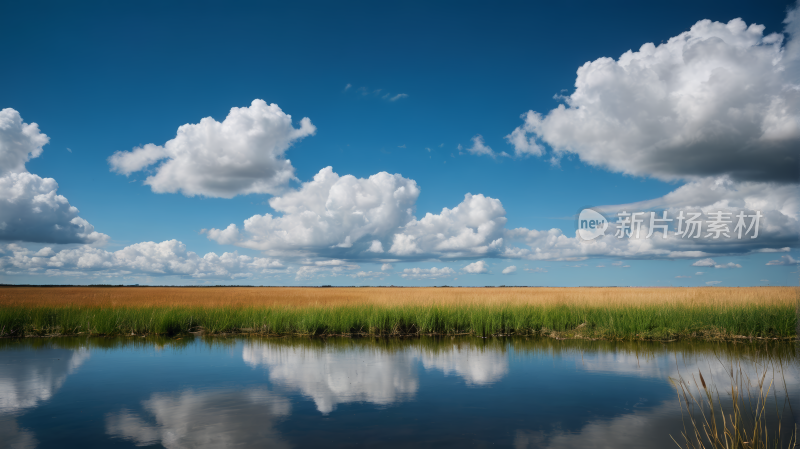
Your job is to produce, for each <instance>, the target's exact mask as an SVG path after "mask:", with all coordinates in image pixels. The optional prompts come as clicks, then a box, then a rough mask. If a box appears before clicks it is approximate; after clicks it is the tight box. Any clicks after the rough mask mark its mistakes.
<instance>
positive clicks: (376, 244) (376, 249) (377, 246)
mask: <svg viewBox="0 0 800 449" xmlns="http://www.w3.org/2000/svg"><path fill="white" fill-rule="evenodd" d="M349 238H350V237H349V236H348V238H347V241H348V242H349V241H350V240H349ZM367 251H368V252H371V253H382V252H383V245H382V244H381V241H380V240H373V241H372V244H371V245H370V246H369V249H367Z"/></svg>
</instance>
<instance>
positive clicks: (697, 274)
mask: <svg viewBox="0 0 800 449" xmlns="http://www.w3.org/2000/svg"><path fill="white" fill-rule="evenodd" d="M694 275H695V276H702V275H703V271H698V272H697V273H695V274H694Z"/></svg>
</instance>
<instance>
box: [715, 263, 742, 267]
mask: <svg viewBox="0 0 800 449" xmlns="http://www.w3.org/2000/svg"><path fill="white" fill-rule="evenodd" d="M714 268H742V266H741V265H739V264H738V263H733V262H728V263H726V264H725V265H714Z"/></svg>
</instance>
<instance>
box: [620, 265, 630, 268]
mask: <svg viewBox="0 0 800 449" xmlns="http://www.w3.org/2000/svg"><path fill="white" fill-rule="evenodd" d="M630 267H631V266H630V265H623V266H622V268H630Z"/></svg>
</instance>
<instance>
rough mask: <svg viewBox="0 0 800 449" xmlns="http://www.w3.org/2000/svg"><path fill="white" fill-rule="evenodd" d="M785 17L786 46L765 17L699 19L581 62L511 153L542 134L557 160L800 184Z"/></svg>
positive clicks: (793, 58)
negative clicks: (570, 85)
mask: <svg viewBox="0 0 800 449" xmlns="http://www.w3.org/2000/svg"><path fill="white" fill-rule="evenodd" d="M786 23H787V27H786V31H787V33H788V34H789V41H788V42H787V43H786V44H785V45H784V43H783V40H784V39H783V35H781V34H770V35H767V36H764V33H763V32H764V27H763V26H761V25H750V26H747V25H746V24H745V23H744V22H743V21H742V20H741V19H734V20H731V21H730V22H728V23H727V24H725V23H719V22H712V21H710V20H702V21H700V22H697V23H696V24H695V25H694V26H692V28H691V29H690V30H689V31H687V32H684V33H681V34H680V35H678V36H676V37H673V38H671V39H669V40H668V41H667V42H666V43H663V44H660V45H658V46H655V45H653V44H652V43H648V44H644V45H643V46H642V47H641V48H640V49H639V51H636V52H634V51H628V52H626V53H625V54H623V55H622V56H620V57H619V59H618V60H614V59H612V58H600V59H597V60H595V61H591V62H587V63H586V64H584V65H583V66H582V67H581V68H580V69H578V77H577V80H576V81H575V92H574V93H573V94H572V95H570V96H569V97H567V98H566V105H561V106H559V107H558V108H556V109H553V110H551V111H549V112H548V113H546V114H544V115H542V114H539V113H537V112H534V111H529V112H528V113H527V114H526V115H525V116H524V118H525V123H524V125H522V126H520V127H518V128H517V129H516V130H515V131H514V132H513V133H512V134H511V135H509V136H508V139H509V141H510V142H511V143H512V144H514V146H515V148H516V150H517V152H527V153H531V154H536V153H537V152H538V151H539V150H538V149H537V143H536V140H537V139H538V140H540V141H543V142H545V143H547V144H548V145H550V146H551V147H552V148H553V150H554V151H555V156H556V158H558V157H560V156H561V155H563V154H565V153H574V154H577V155H578V156H579V157H580V158H581V160H582V161H584V162H587V163H589V164H592V165H597V166H601V167H606V168H608V169H610V170H613V171H617V172H622V173H627V174H632V175H641V176H654V177H657V178H660V179H692V178H698V177H705V176H719V175H728V176H730V177H731V179H733V180H735V181H741V180H745V181H773V182H797V181H798V180H799V179H800V66H799V65H798V60H799V59H800V46H798V43H797V42H795V41H796V39H797V37H798V35H800V34H799V33H798V31H799V29H800V18H798V13H797V10H794V11H793V12H791V13H790V14H789V16H788V17H787V21H786Z"/></svg>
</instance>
